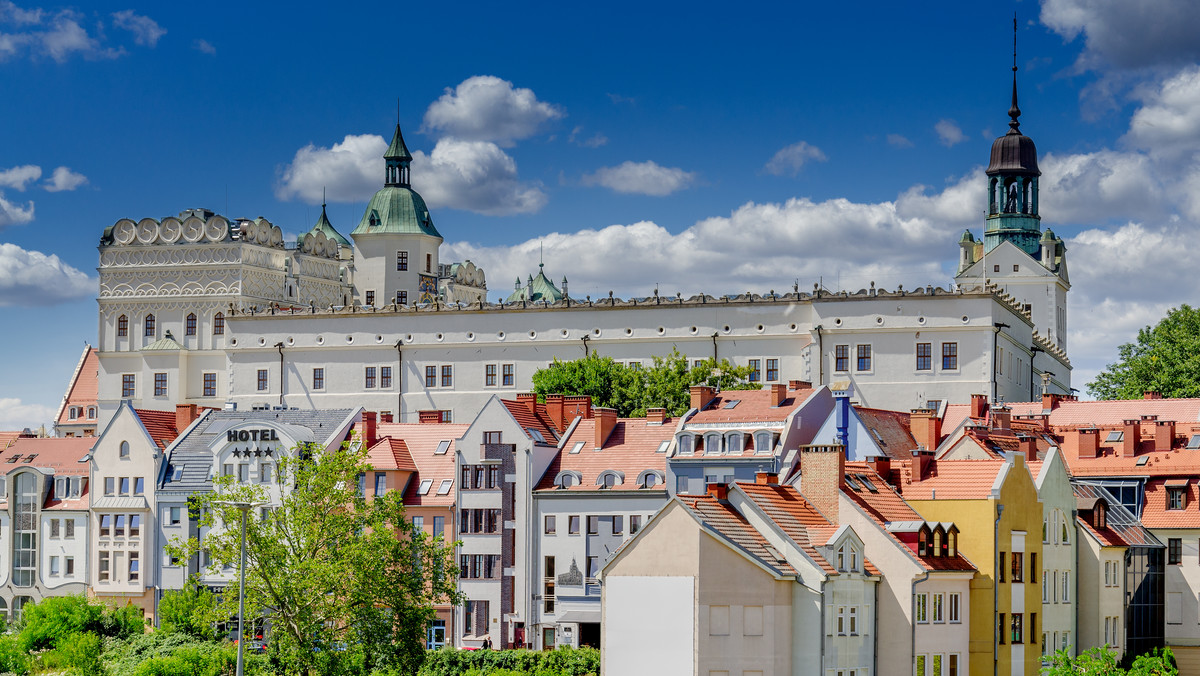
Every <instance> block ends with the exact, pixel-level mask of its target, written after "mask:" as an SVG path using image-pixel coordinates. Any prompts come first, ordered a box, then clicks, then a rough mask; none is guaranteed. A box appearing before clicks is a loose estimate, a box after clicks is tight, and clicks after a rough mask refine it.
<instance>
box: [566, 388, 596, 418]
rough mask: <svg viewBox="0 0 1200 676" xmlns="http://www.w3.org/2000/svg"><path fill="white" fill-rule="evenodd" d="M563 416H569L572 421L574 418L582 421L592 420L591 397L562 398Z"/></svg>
mask: <svg viewBox="0 0 1200 676" xmlns="http://www.w3.org/2000/svg"><path fill="white" fill-rule="evenodd" d="M563 415H564V416H569V417H570V418H571V419H572V420H574V419H575V416H579V417H581V418H583V419H584V420H591V419H592V397H591V395H587V394H585V395H578V396H573V397H563Z"/></svg>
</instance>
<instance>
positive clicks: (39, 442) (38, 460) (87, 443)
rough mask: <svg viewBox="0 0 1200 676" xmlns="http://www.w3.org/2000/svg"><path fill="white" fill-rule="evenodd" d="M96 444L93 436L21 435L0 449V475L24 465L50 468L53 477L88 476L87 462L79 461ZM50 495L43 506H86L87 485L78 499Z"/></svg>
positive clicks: (70, 507)
mask: <svg viewBox="0 0 1200 676" xmlns="http://www.w3.org/2000/svg"><path fill="white" fill-rule="evenodd" d="M95 443H96V437H49V438H29V437H22V438H20V439H17V440H16V441H15V442H13V444H12V445H11V446H9V447H8V448H6V449H4V450H3V451H0V474H9V473H11V472H13V471H16V470H19V469H21V468H23V467H37V468H39V469H49V470H52V471H53V474H54V475H55V476H87V474H88V463H86V462H81V460H82V459H83V457H84V456H85V455H87V454H88V453H89V452H90V451H91V450H92V446H93V445H94V444H95ZM30 458H32V459H31V460H30V461H29V462H26V460H27V459H30ZM13 460H15V462H12V461H13ZM84 483H85V484H86V483H87V482H84ZM52 496H53V493H51V495H50V497H48V499H47V501H46V503H45V508H46V509H51V508H57V509H87V508H88V497H87V487H86V485H85V486H84V495H82V496H80V497H78V498H72V499H70V500H56V499H54V498H53V497H52Z"/></svg>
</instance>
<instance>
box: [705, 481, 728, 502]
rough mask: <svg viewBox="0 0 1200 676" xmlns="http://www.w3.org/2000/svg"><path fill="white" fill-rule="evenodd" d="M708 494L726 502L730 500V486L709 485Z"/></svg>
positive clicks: (720, 484) (721, 484)
mask: <svg viewBox="0 0 1200 676" xmlns="http://www.w3.org/2000/svg"><path fill="white" fill-rule="evenodd" d="M706 488H707V489H708V494H709V495H711V496H713V497H714V498H716V499H717V500H720V501H722V502H724V501H725V500H728V499H729V486H726V485H725V484H723V483H715V484H708V486H707V487H706Z"/></svg>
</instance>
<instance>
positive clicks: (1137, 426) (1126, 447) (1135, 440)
mask: <svg viewBox="0 0 1200 676" xmlns="http://www.w3.org/2000/svg"><path fill="white" fill-rule="evenodd" d="M1121 431H1122V432H1124V433H1125V434H1124V436H1123V437H1122V438H1121V445H1120V446H1118V447H1117V457H1121V456H1126V457H1133V456H1135V455H1137V449H1138V444H1139V443H1141V441H1142V421H1141V420H1138V419H1136V418H1134V419H1130V420H1126V421H1124V422H1122V428H1121Z"/></svg>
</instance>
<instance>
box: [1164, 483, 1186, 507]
mask: <svg viewBox="0 0 1200 676" xmlns="http://www.w3.org/2000/svg"><path fill="white" fill-rule="evenodd" d="M1186 504H1187V496H1186V495H1185V494H1184V489H1183V488H1182V487H1173V488H1168V489H1167V509H1183V508H1184V506H1185V505H1186Z"/></svg>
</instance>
